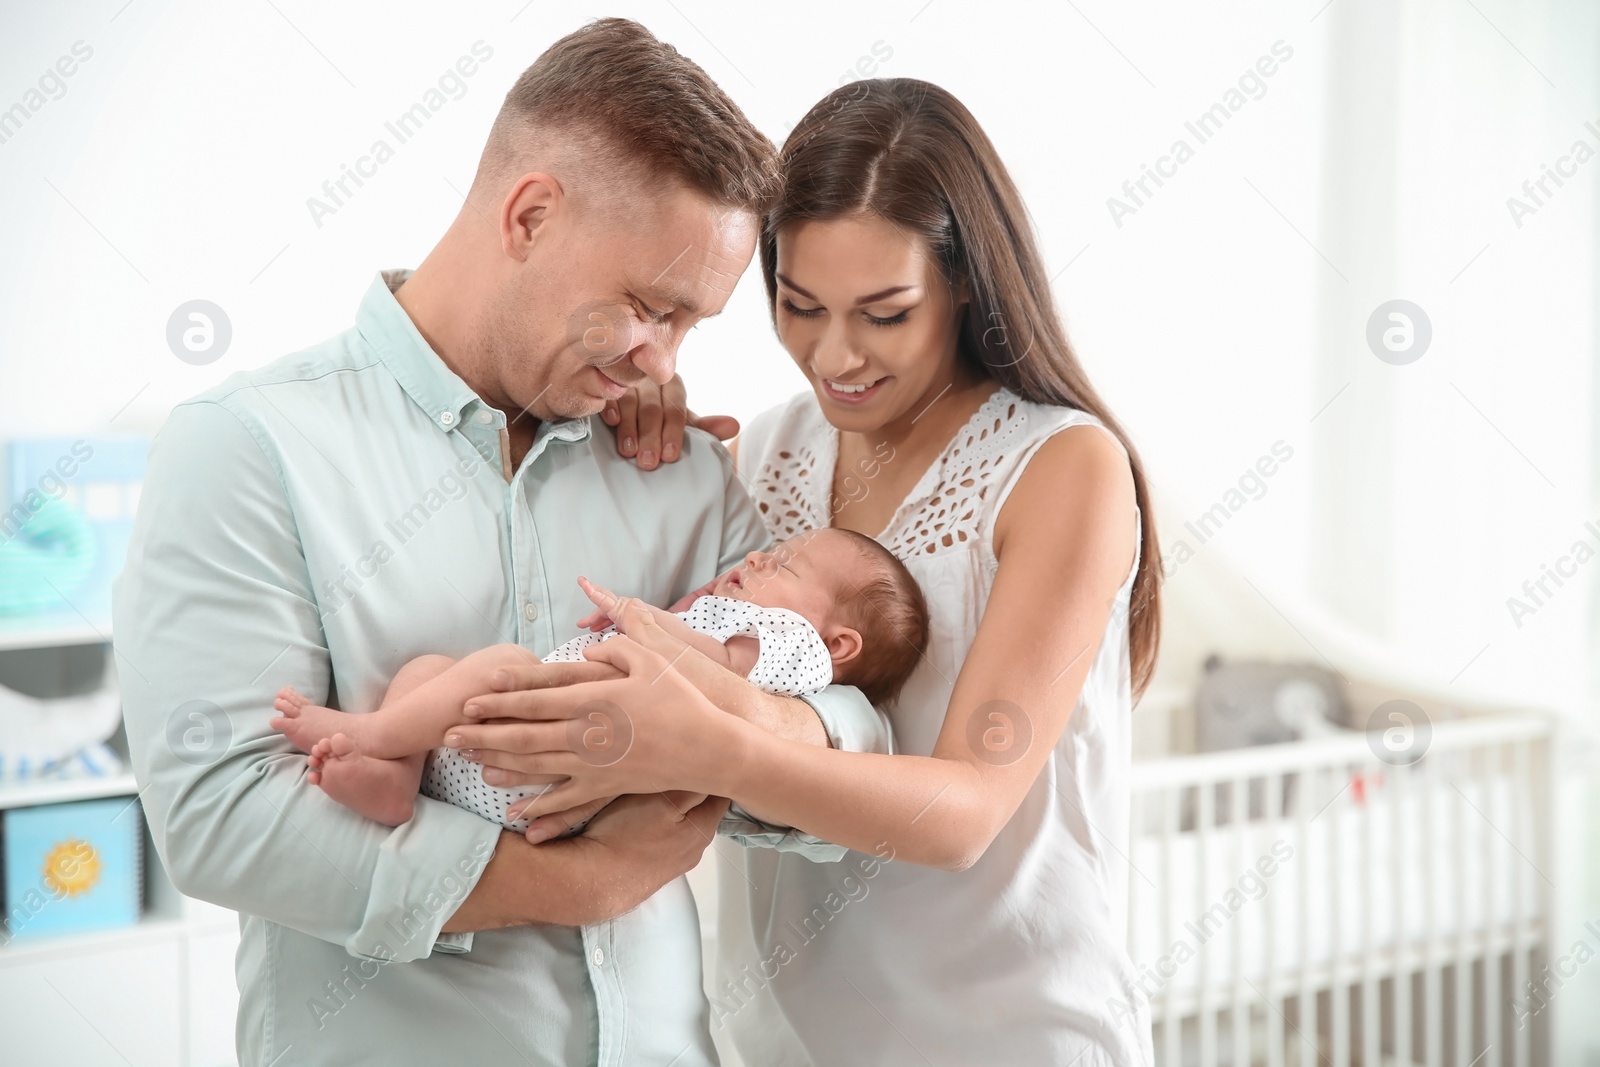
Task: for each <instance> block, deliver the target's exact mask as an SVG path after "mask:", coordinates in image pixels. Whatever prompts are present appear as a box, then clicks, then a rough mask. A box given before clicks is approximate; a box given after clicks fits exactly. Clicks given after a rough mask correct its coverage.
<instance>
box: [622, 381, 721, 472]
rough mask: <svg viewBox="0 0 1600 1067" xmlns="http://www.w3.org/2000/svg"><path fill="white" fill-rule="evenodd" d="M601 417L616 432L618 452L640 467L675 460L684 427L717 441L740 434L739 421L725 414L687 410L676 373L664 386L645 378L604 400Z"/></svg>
mask: <svg viewBox="0 0 1600 1067" xmlns="http://www.w3.org/2000/svg"><path fill="white" fill-rule="evenodd" d="M600 418H601V419H603V420H604V421H605V424H606V425H607V426H610V427H611V428H612V429H613V430H615V431H616V435H617V453H618V454H619V455H622V456H625V457H627V458H628V459H634V460H636V462H637V463H638V464H639V468H640V469H641V470H647V471H648V470H655V469H656V467H658V466H659V465H660V464H662V463H675V462H677V459H678V457H679V456H680V455H682V454H683V430H684V427H685V426H693V427H694V428H695V429H697V430H704V431H705V432H706V433H709V434H711V435H712V436H713V437H715V438H716V439H717V440H719V441H727V440H729V439H730V438H733V437H737V436H738V435H739V420H738V419H734V418H730V417H729V416H727V415H706V416H704V417H701V416H698V415H696V414H695V413H694V412H692V411H690V410H689V407H688V393H687V392H686V391H685V390H684V387H683V379H682V378H680V377H678V376H677V375H676V374H674V375H673V376H672V380H671V381H670V382H668V383H667V384H666V385H665V386H659V385H657V384H656V383H655V382H652V381H650V380H649V379H645V380H644V381H642V382H640V383H639V384H638V385H637V386H635V387H634V388H632V389H630V390H628V392H627V394H626V395H624V396H622V397H620V398H619V399H617V400H611V401H607V402H606V406H605V408H604V409H602V410H601V412H600Z"/></svg>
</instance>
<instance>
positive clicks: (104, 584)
mask: <svg viewBox="0 0 1600 1067" xmlns="http://www.w3.org/2000/svg"><path fill="white" fill-rule="evenodd" d="M149 451H150V441H149V439H148V438H145V437H137V436H118V437H96V436H86V437H80V438H77V439H75V440H74V439H69V438H29V439H16V440H12V441H9V442H7V443H6V444H5V462H4V464H3V465H0V547H3V548H4V549H5V551H4V552H3V553H0V564H3V565H4V566H5V568H6V575H5V577H6V582H5V584H6V586H7V587H8V588H7V590H6V595H0V612H3V611H6V610H11V611H26V612H29V613H33V612H37V613H40V614H51V613H62V614H66V615H73V616H76V615H79V614H81V615H84V616H87V617H88V618H89V619H91V620H94V621H95V622H96V624H99V622H100V621H101V620H106V619H109V618H110V615H111V582H112V579H114V578H115V577H116V576H117V575H118V574H120V573H121V571H122V565H123V562H124V560H125V559H126V557H127V555H128V542H129V539H130V538H131V536H132V533H133V513H134V509H135V508H136V507H137V506H138V503H139V492H140V490H141V489H142V488H143V487H144V474H145V461H146V457H147V455H148V453H149ZM52 512H55V513H56V514H52ZM62 512H65V514H61V513H62ZM36 516H37V517H38V524H39V525H41V526H42V527H44V529H43V530H42V531H35V539H34V542H33V544H31V545H30V544H29V530H28V527H29V525H30V522H31V520H33V519H34V518H35V517H36ZM84 528H87V529H86V532H87V533H88V535H89V538H88V539H84V538H82V537H79V536H77V533H78V531H80V530H84ZM69 550H70V553H71V554H73V555H74V556H75V557H76V558H77V560H78V561H79V562H81V564H82V565H81V567H76V568H74V567H66V566H64V564H66V563H69V562H71V561H67V560H63V559H61V558H59V557H60V556H61V555H62V554H63V552H64V551H69ZM30 551H32V552H33V554H34V557H35V565H32V566H30V562H29V552H30ZM69 572H70V574H71V581H70V582H69V583H68V584H69V585H70V586H71V588H62V587H61V583H62V581H63V576H64V575H65V574H67V573H69ZM46 579H49V580H46Z"/></svg>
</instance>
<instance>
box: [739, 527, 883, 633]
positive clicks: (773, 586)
mask: <svg viewBox="0 0 1600 1067" xmlns="http://www.w3.org/2000/svg"><path fill="white" fill-rule="evenodd" d="M866 569H867V568H866V563H865V561H864V560H863V559H862V558H861V553H860V551H859V550H858V549H857V548H856V546H855V545H854V544H852V543H851V542H850V539H849V538H848V537H846V536H845V535H843V534H839V533H836V532H834V531H832V530H813V531H811V532H810V533H803V534H800V535H799V536H797V537H791V538H790V539H789V540H787V541H779V542H778V543H777V544H776V545H774V546H773V547H772V551H770V552H752V553H750V554H749V555H748V556H746V557H745V558H744V562H743V563H741V564H740V565H739V566H737V567H734V568H733V569H732V570H730V571H728V572H727V573H726V574H724V575H723V576H722V577H720V578H718V579H717V582H716V585H714V586H713V587H712V589H711V592H712V594H713V595H715V596H724V597H729V598H731V599H733V600H744V601H748V602H749V603H752V604H759V605H761V606H762V607H764V608H787V609H789V610H790V611H792V612H795V613H796V614H798V615H800V616H801V617H802V618H804V619H805V620H806V621H807V622H809V623H810V624H811V625H812V626H814V627H816V629H817V632H818V633H822V634H826V633H827V632H828V630H829V628H830V624H831V623H833V622H835V621H836V619H835V617H836V616H837V615H838V614H839V609H838V602H839V600H840V592H841V590H842V591H843V593H844V595H846V596H848V595H851V592H852V590H853V589H858V588H860V587H861V586H862V584H863V583H864V582H866V580H867V574H866Z"/></svg>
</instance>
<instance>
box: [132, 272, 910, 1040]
mask: <svg viewBox="0 0 1600 1067" xmlns="http://www.w3.org/2000/svg"><path fill="white" fill-rule="evenodd" d="M405 276H406V275H405V272H386V273H384V274H382V275H380V276H379V277H378V278H377V279H376V280H375V281H374V283H373V285H372V288H371V289H370V290H369V291H368V293H367V295H366V297H365V299H364V300H363V302H362V305H361V309H360V313H359V316H358V320H357V325H356V326H355V328H354V329H351V330H348V331H346V332H344V333H342V334H340V335H338V336H337V337H334V338H332V339H331V340H329V341H327V342H324V343H323V344H320V345H317V346H315V347H312V348H309V349H307V350H305V351H303V352H300V353H297V354H294V355H291V356H288V357H285V358H284V359H281V360H278V361H277V362H275V363H272V364H270V365H268V366H266V367H264V368H261V369H260V370H256V371H251V372H248V373H242V374H235V375H233V376H232V377H230V378H229V379H228V380H227V381H226V382H224V383H223V384H222V385H220V386H218V387H216V388H214V389H212V390H210V391H208V392H206V393H203V394H201V395H200V396H198V397H195V398H194V399H192V400H189V401H186V402H185V403H183V404H181V405H179V406H178V407H177V408H176V409H175V410H174V411H173V412H172V415H171V416H170V418H169V419H168V421H167V423H166V425H165V427H164V428H163V429H162V431H161V433H160V434H159V436H158V437H157V438H156V440H155V443H154V445H153V447H152V450H151V455H150V467H149V474H148V477H147V480H146V482H145V488H144V492H143V498H142V501H141V505H140V509H139V515H138V519H137V521H136V524H135V530H134V535H133V542H132V547H131V549H130V552H129V556H128V562H127V567H126V570H125V571H124V573H123V575H122V577H121V579H120V580H119V582H118V585H117V589H116V599H115V610H114V626H115V634H116V642H115V644H116V652H117V666H118V673H119V676H120V679H121V685H122V691H123V703H124V715H125V718H126V723H127V731H128V738H129V743H130V746H131V749H132V753H133V762H134V767H135V770H136V773H137V775H138V780H139V785H140V788H141V791H142V792H141V796H142V798H143V803H144V807H145V811H146V814H147V817H148V821H149V824H150V828H151V832H152V833H153V835H154V839H155V842H156V847H157V849H158V851H159V852H160V854H161V857H162V860H163V861H164V862H165V864H166V867H167V869H168V871H169V872H170V874H171V875H172V877H173V880H174V881H175V883H176V884H177V886H178V888H179V889H181V890H182V891H183V892H185V893H187V894H189V895H191V896H195V897H200V898H203V899H206V900H210V901H213V902H215V903H217V904H221V905H224V906H226V907H229V908H233V909H235V910H237V911H239V912H240V914H241V919H240V924H241V935H242V942H241V946H240V951H239V956H238V961H237V971H238V980H239V987H240V992H241V1004H240V1013H239V1020H238V1048H239V1057H240V1063H241V1064H242V1065H243V1067H265V1065H268V1064H285V1065H287V1064H295V1065H301V1064H330V1065H332V1064H337V1065H339V1067H346V1065H351V1064H360V1063H372V1064H383V1065H384V1067H392V1065H394V1064H434V1063H472V1064H475V1065H491V1064H502V1063H503V1064H538V1065H546V1064H550V1065H560V1067H570V1065H573V1064H593V1065H605V1067H622V1065H625V1064H626V1065H629V1067H632V1065H637V1064H661V1065H666V1064H669V1063H670V1064H673V1065H674V1067H695V1065H704V1064H713V1063H715V1062H716V1054H715V1052H714V1051H713V1049H712V1045H711V1040H710V1037H709V1035H708V1033H707V1020H708V1010H707V1005H706V1001H705V998H704V995H703V993H702V991H701V970H700V938H699V927H698V923H697V921H696V917H695V908H694V902H693V900H692V899H691V897H690V894H689V889H688V885H687V882H686V881H685V880H684V879H681V878H680V879H678V880H677V881H675V882H673V883H672V884H670V885H668V886H666V887H665V888H663V889H662V890H661V891H660V892H658V893H657V894H656V895H655V896H654V897H652V898H651V899H650V900H649V901H647V902H646V903H645V904H644V905H643V906H641V907H640V908H638V909H637V910H635V911H633V912H631V913H629V914H627V915H624V916H622V917H620V918H617V919H615V920H612V921H610V922H605V923H601V924H598V925H596V926H592V927H585V928H581V929H574V928H566V927H559V926H530V927H519V928H514V929H508V930H496V931H481V932H478V933H476V934H469V935H450V934H441V932H440V927H441V926H442V925H443V923H444V922H445V921H446V920H447V919H448V918H449V917H450V915H451V914H453V913H454V911H455V909H456V907H457V906H458V905H459V903H460V902H461V901H462V900H463V899H464V898H465V897H466V895H467V894H468V893H469V892H470V891H471V890H472V888H473V886H474V884H475V883H476V881H477V878H478V876H479V875H480V874H481V872H482V870H483V866H484V864H485V863H486V862H487V860H488V858H489V857H490V856H491V855H492V853H493V850H494V848H495V845H496V842H497V840H498V838H499V835H500V827H499V826H497V825H495V824H493V823H490V822H487V821H485V820H483V819H481V818H479V817H477V816H476V815H473V814H471V813H469V812H467V811H465V810H463V809H460V808H456V807H452V806H450V805H448V804H444V803H441V802H439V801H435V800H431V799H429V798H427V797H419V798H418V800H417V803H416V814H415V816H414V817H413V818H412V819H411V820H410V821H409V822H407V823H406V824H405V825H403V826H399V827H387V826H382V825H379V824H377V823H374V822H371V821H369V820H367V819H364V818H362V817H361V816H359V815H357V814H355V813H354V812H352V811H350V810H348V809H346V808H344V807H341V806H340V805H338V804H336V803H334V802H333V801H332V800H330V799H329V798H328V797H327V796H326V795H324V794H323V793H322V791H321V790H319V789H317V788H316V787H314V786H311V785H309V784H307V783H306V781H305V767H306V764H305V758H304V756H303V755H300V754H299V753H297V752H295V751H293V749H292V748H291V746H290V745H289V744H288V742H287V741H285V740H284V739H283V738H282V737H281V736H280V735H278V734H276V733H275V732H274V731H273V730H272V729H271V728H270V727H269V726H268V725H267V721H268V719H270V718H271V717H272V715H273V711H272V699H273V695H274V693H276V691H277V690H278V689H279V688H280V687H281V686H284V685H293V686H295V687H297V688H298V689H299V690H300V691H301V692H302V693H304V694H306V695H307V696H308V697H310V698H311V699H312V700H315V701H320V702H326V703H329V704H332V705H334V706H337V707H340V708H343V709H344V710H346V711H354V712H366V711H371V710H372V709H374V708H375V707H377V706H378V704H379V703H380V702H381V700H382V698H383V695H384V691H385V689H386V688H387V686H388V683H389V680H390V679H391V678H392V677H393V675H394V674H395V672H396V671H397V670H398V669H399V668H400V667H401V666H402V665H403V664H405V663H406V662H407V661H408V660H410V659H412V658H413V657H415V656H418V655H422V654H424V653H444V654H446V655H450V656H461V655H465V654H466V653H469V652H472V651H474V650H476V649H479V648H483V647H485V646H488V645H491V644H495V643H498V642H514V643H517V644H520V645H522V646H523V647H525V648H527V649H529V650H530V651H532V652H535V653H538V654H543V653H546V652H548V651H549V650H550V649H551V648H553V647H555V646H556V645H557V644H559V643H561V642H562V641H564V640H566V639H567V638H569V637H571V636H573V634H574V633H575V627H574V623H575V621H576V620H577V619H578V618H580V617H581V616H583V615H584V614H586V613H587V612H588V611H589V609H590V607H591V605H590V604H589V602H588V601H587V599H586V598H584V596H583V594H582V592H581V591H580V590H579V589H578V587H577V584H576V582H575V579H576V577H577V576H578V575H579V574H584V575H587V576H589V577H590V578H593V579H594V580H596V581H598V582H600V583H601V584H603V585H605V586H607V587H609V588H612V589H616V590H618V591H622V592H626V593H628V594H631V595H635V596H640V597H643V598H645V599H646V600H648V601H650V602H653V603H656V604H663V605H664V604H669V603H671V602H672V601H674V600H676V599H677V598H678V597H680V596H682V595H683V594H684V593H686V592H688V591H689V590H691V589H695V588H697V587H699V586H700V585H702V584H703V583H705V582H706V581H707V580H709V579H710V578H711V577H712V576H714V575H715V574H717V573H719V572H720V571H722V570H723V569H725V568H727V567H729V566H731V565H732V564H734V563H735V562H737V561H738V560H739V559H740V558H742V557H743V556H744V555H745V553H747V552H749V551H751V550H754V549H758V548H762V547H764V546H765V545H766V544H767V543H768V542H769V540H770V539H769V537H768V535H767V533H766V531H765V529H764V528H763V526H762V523H761V521H760V518H759V516H758V515H757V513H756V510H755V508H754V506H753V505H752V504H751V502H750V499H749V497H748V495H747V494H746V493H745V491H744V489H743V487H742V486H741V485H740V483H739V481H738V476H737V475H736V474H735V472H734V470H733V465H732V462H731V460H730V459H729V457H728V455H727V453H726V452H725V451H724V450H723V449H722V447H721V446H720V445H718V444H717V443H716V442H715V441H713V440H712V439H711V438H710V437H708V436H706V435H703V434H700V433H698V432H697V431H691V432H690V433H689V435H688V438H687V440H686V441H685V443H684V448H683V456H682V459H681V460H680V461H679V462H677V463H676V464H672V465H668V466H665V467H662V468H661V469H659V470H656V471H651V472H642V471H639V470H638V469H637V468H636V467H635V465H634V464H633V463H632V462H631V461H628V460H624V459H622V458H620V457H619V456H618V455H617V454H616V449H615V447H614V445H613V442H612V438H611V435H610V433H609V431H607V430H606V429H605V427H604V425H603V424H602V423H600V422H599V421H598V420H597V419H578V420H571V421H562V422H547V423H543V424H541V425H540V427H539V429H538V434H537V436H536V437H535V440H534V443H533V447H532V449H531V450H530V451H529V452H528V454H527V456H526V457H525V458H524V459H523V460H522V462H521V464H520V465H519V466H518V467H516V469H514V470H513V469H512V468H511V465H510V459H509V450H508V437H507V435H506V433H505V425H506V420H505V416H504V415H502V413H501V412H499V411H497V410H495V409H493V408H491V407H489V406H487V405H486V404H484V403H483V402H482V401H481V400H480V399H479V398H478V397H477V396H476V394H474V393H473V391H472V390H471V389H470V388H469V387H468V386H467V385H466V383H465V382H463V381H462V380H461V379H460V378H459V377H457V376H456V375H455V374H454V373H453V372H451V371H450V369H449V368H448V367H447V366H446V365H445V363H444V362H443V361H442V360H441V359H440V358H439V357H438V356H437V355H436V354H435V353H434V352H433V351H432V350H431V349H430V348H429V347H428V345H427V343H426V342H425V341H424V340H423V339H422V337H421V335H420V334H419V333H418V332H417V330H416V328H415V326H414V325H413V324H412V322H411V320H410V318H409V317H408V316H407V315H406V313H405V311H404V310H403V309H402V308H401V307H400V305H399V304H398V302H397V301H396V300H395V299H394V296H393V293H392V291H391V290H392V288H394V287H398V285H399V284H400V283H401V282H402V281H403V280H404V278H405ZM811 703H812V705H813V706H814V707H815V708H816V709H817V712H818V714H819V716H821V718H822V721H823V723H824V725H825V726H826V728H827V730H828V733H829V736H830V737H831V738H832V740H833V743H834V744H835V745H836V746H837V747H840V748H846V749H852V750H857V751H888V750H889V742H888V733H887V727H886V725H885V720H884V719H883V718H882V717H881V716H880V715H878V714H877V713H876V712H874V711H873V710H872V709H871V708H870V706H869V705H867V704H866V702H865V701H864V700H863V699H861V697H860V694H858V693H857V692H856V691H855V690H853V689H829V690H826V691H824V692H823V693H822V694H819V695H818V696H817V697H815V698H812V700H811ZM747 829H750V830H752V831H760V830H762V829H770V828H762V827H759V826H748V827H747ZM764 839H765V840H766V841H767V842H768V843H773V844H778V845H780V847H787V848H796V849H800V850H802V851H805V850H808V849H809V848H810V845H811V843H812V839H807V838H805V837H804V836H803V835H798V834H794V833H790V834H787V835H786V834H784V833H782V832H781V831H772V832H769V833H768V834H766V835H765V838H764ZM817 854H819V855H820V854H825V853H822V852H820V851H819V852H818V853H817Z"/></svg>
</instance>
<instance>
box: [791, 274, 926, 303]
mask: <svg viewBox="0 0 1600 1067" xmlns="http://www.w3.org/2000/svg"><path fill="white" fill-rule="evenodd" d="M777 278H778V280H779V281H780V282H782V283H783V284H784V286H785V287H786V288H789V289H793V290H794V291H795V292H797V293H799V294H800V295H801V296H803V297H805V298H806V299H807V300H816V301H817V303H819V304H820V303H822V301H821V300H817V298H816V297H815V296H813V295H812V294H811V293H808V292H806V291H805V290H804V289H802V288H800V287H799V286H798V285H796V284H795V283H794V282H792V281H790V280H789V279H788V278H785V277H784V276H783V275H781V274H779V275H777ZM915 288H917V287H916V286H915V285H891V286H890V287H889V288H887V289H880V290H878V291H877V292H876V293H868V294H867V295H866V296H864V297H861V298H860V299H859V300H857V301H856V305H855V306H856V307H860V306H861V305H863V304H876V303H877V302H878V301H880V300H882V299H884V298H885V297H891V296H894V295H895V294H896V293H903V292H905V291H906V290H908V289H915Z"/></svg>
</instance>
